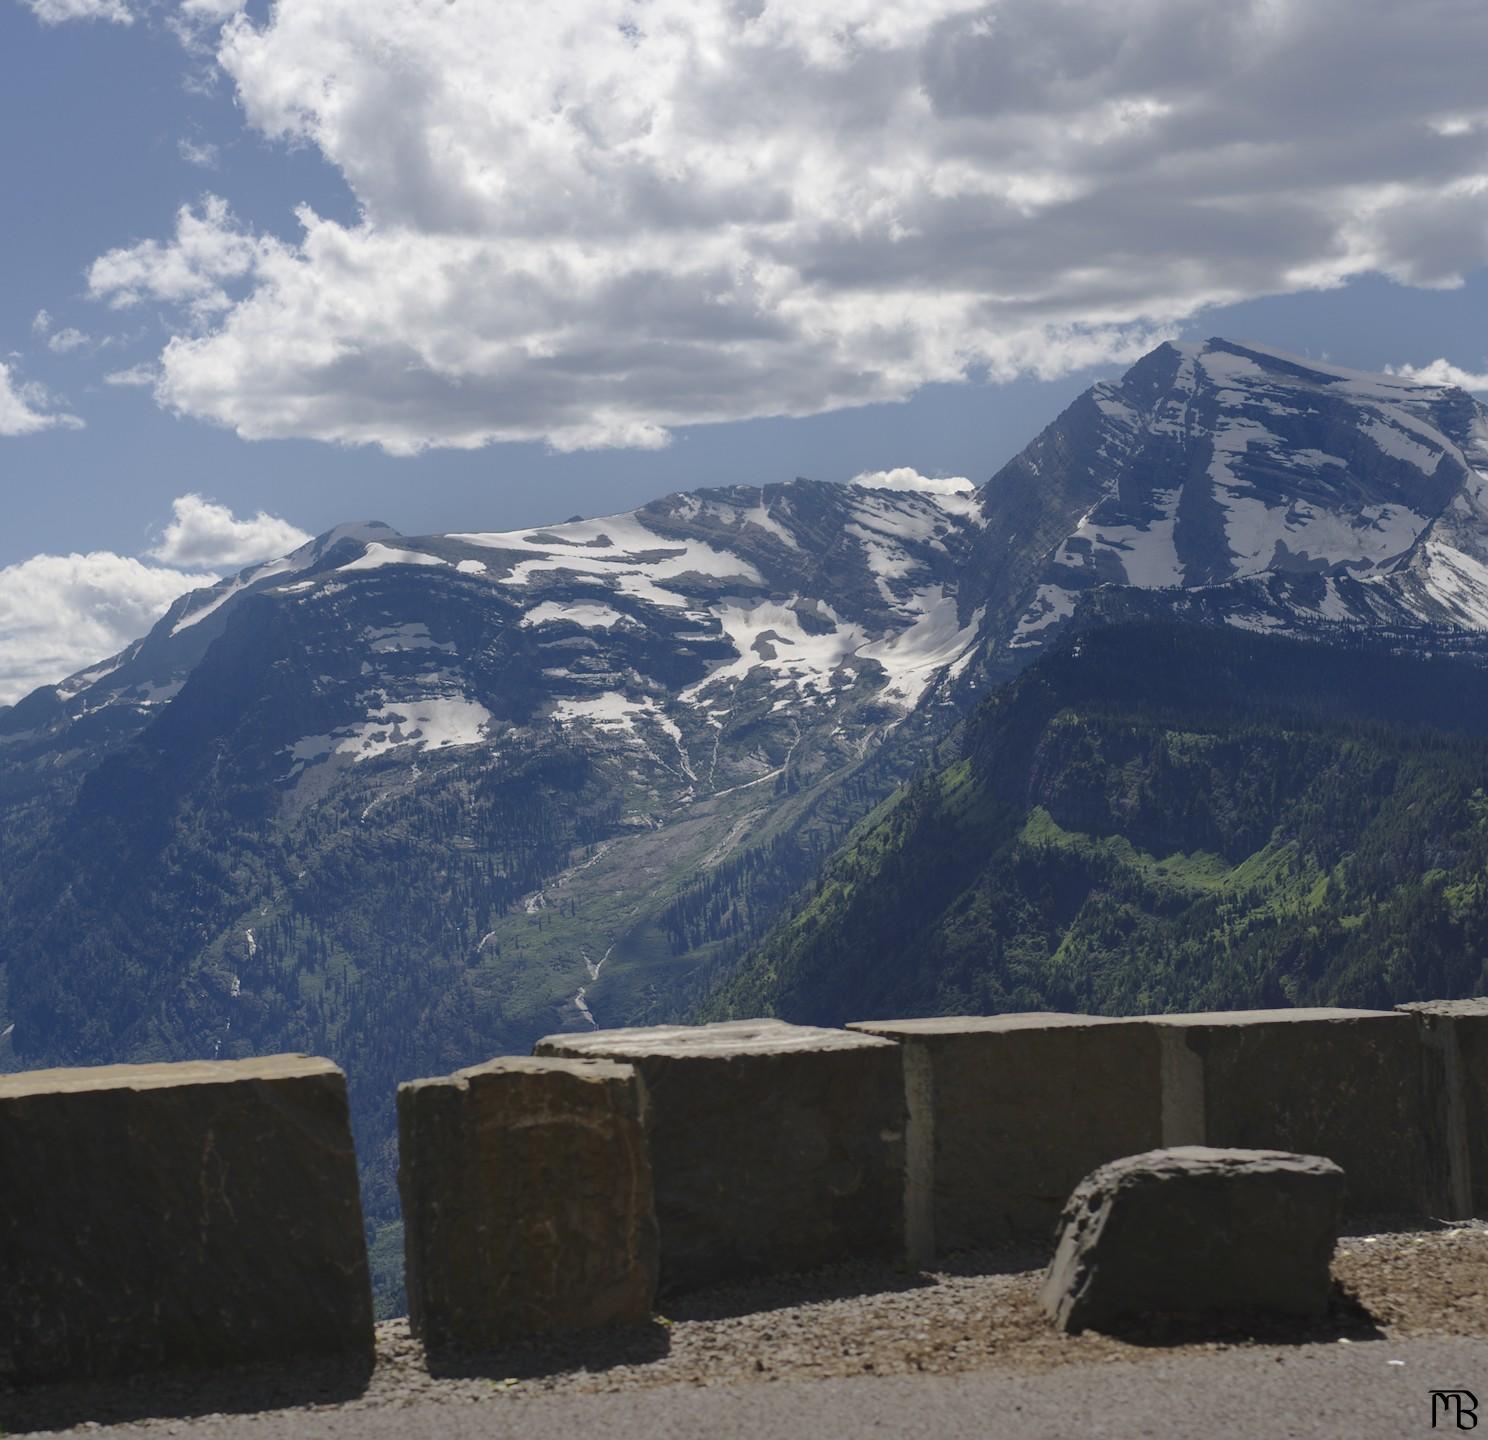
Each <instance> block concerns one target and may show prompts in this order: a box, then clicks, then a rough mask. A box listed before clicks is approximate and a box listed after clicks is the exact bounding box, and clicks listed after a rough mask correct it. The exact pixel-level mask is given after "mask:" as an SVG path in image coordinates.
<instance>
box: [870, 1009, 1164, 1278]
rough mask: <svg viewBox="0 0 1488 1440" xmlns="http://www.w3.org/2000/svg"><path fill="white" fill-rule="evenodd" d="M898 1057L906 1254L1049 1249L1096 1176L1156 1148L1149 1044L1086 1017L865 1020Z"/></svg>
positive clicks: (924, 1257) (1159, 1134) (1125, 1026)
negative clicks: (903, 1112)
mask: <svg viewBox="0 0 1488 1440" xmlns="http://www.w3.org/2000/svg"><path fill="white" fill-rule="evenodd" d="M848 1028H849V1029H851V1030H855V1031H859V1032H861V1033H863V1034H868V1035H876V1036H880V1037H883V1038H886V1039H891V1040H894V1041H896V1042H897V1043H898V1044H900V1045H902V1046H903V1047H904V1070H905V1082H906V1090H907V1094H908V1105H909V1162H908V1182H907V1198H906V1214H907V1216H908V1221H907V1225H908V1231H909V1249H910V1253H911V1255H912V1256H913V1258H914V1259H915V1260H916V1262H917V1263H920V1264H925V1263H928V1261H929V1260H930V1259H931V1257H932V1256H933V1255H935V1254H937V1253H941V1254H945V1253H951V1252H954V1251H957V1250H967V1249H973V1248H975V1247H978V1246H983V1245H996V1244H1003V1243H1006V1242H1009V1241H1029V1240H1032V1241H1036V1242H1039V1243H1052V1239H1053V1234H1054V1226H1055V1223H1056V1222H1057V1220H1058V1218H1059V1213H1060V1210H1061V1208H1062V1206H1063V1205H1064V1202H1065V1200H1066V1199H1067V1198H1068V1196H1069V1193H1070V1191H1071V1190H1072V1189H1073V1188H1074V1187H1075V1185H1076V1184H1078V1183H1079V1181H1080V1180H1082V1179H1083V1178H1084V1177H1085V1176H1086V1175H1088V1174H1089V1173H1090V1172H1091V1171H1092V1170H1093V1169H1095V1167H1096V1166H1097V1165H1100V1164H1103V1163H1104V1162H1105V1161H1107V1160H1114V1159H1116V1158H1117V1157H1118V1156H1122V1155H1130V1154H1132V1153H1134V1152H1136V1151H1140V1150H1150V1149H1151V1148H1153V1147H1154V1146H1156V1145H1160V1144H1162V1143H1163V1129H1162V1119H1163V1090H1162V1073H1161V1063H1160V1054H1159V1045H1158V1037H1157V1036H1156V1034H1155V1033H1154V1032H1153V1031H1152V1029H1151V1028H1150V1027H1148V1026H1145V1025H1143V1024H1142V1023H1141V1022H1140V1021H1131V1020H1111V1019H1103V1018H1100V1017H1097V1016H1093V1015H1060V1014H1042V1013H1041V1014H1023V1015H990V1016H976V1015H973V1016H953V1017H949V1018H937V1019H926V1020H871V1021H858V1022H854V1023H853V1024H852V1025H850V1026H849V1027H848Z"/></svg>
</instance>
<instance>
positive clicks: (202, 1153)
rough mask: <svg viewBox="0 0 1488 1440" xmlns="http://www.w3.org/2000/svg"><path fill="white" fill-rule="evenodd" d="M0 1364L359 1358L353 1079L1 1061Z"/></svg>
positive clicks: (328, 1073) (77, 1371) (321, 1071)
mask: <svg viewBox="0 0 1488 1440" xmlns="http://www.w3.org/2000/svg"><path fill="white" fill-rule="evenodd" d="M0 1176H3V1177H4V1178H3V1182H0V1317H3V1318H0V1378H3V1379H7V1380H12V1381H21V1382H26V1381H33V1380H47V1379H54V1380H62V1379H83V1378H92V1377H99V1376H118V1375H126V1374H131V1373H138V1372H144V1371H151V1370H159V1369H170V1368H177V1367H211V1366H222V1365H229V1364H237V1363H240V1362H248V1361H279V1360H283V1361H299V1360H303V1359H305V1358H307V1357H312V1356H325V1355H336V1354H353V1355H359V1356H363V1357H365V1358H366V1359H367V1361H368V1362H369V1363H370V1358H371V1352H372V1292H371V1285H370V1283H369V1280H368V1274H367V1254H366V1244H365V1239H364V1236H363V1231H362V1215H361V1202H360V1198H359V1195H358V1191H357V1172H356V1157H355V1153H354V1151H353V1148H352V1139H351V1128H350V1123H349V1117H348V1112H347V1104H346V1081H345V1077H344V1076H343V1075H342V1074H341V1072H340V1071H339V1070H338V1069H337V1068H336V1067H335V1066H334V1065H333V1064H331V1062H330V1061H328V1060H316V1059H310V1058H307V1057H305V1056H301V1055H276V1056H270V1057H267V1058H264V1059H259V1060H237V1061H223V1062H220V1063H215V1062H194V1063H189V1064H175V1065H114V1066H104V1067H100V1068H97V1069H87V1070H39V1071H33V1072H30V1073H24V1074H16V1075H6V1076H0Z"/></svg>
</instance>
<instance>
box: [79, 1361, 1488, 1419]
mask: <svg viewBox="0 0 1488 1440" xmlns="http://www.w3.org/2000/svg"><path fill="white" fill-rule="evenodd" d="M1434 1388H1446V1389H1455V1388H1465V1389H1469V1390H1473V1391H1476V1392H1477V1394H1478V1395H1479V1396H1481V1397H1482V1400H1483V1405H1482V1409H1483V1411H1484V1412H1485V1413H1484V1415H1483V1416H1482V1417H1480V1418H1481V1419H1482V1423H1483V1425H1484V1427H1485V1429H1488V1340H1469V1339H1444V1340H1411V1341H1397V1342H1393V1343H1386V1342H1375V1343H1358V1344H1352V1345H1342V1344H1336V1343H1335V1344H1326V1345H1304V1346H1296V1347H1275V1348H1272V1347H1266V1348H1264V1349H1259V1350H1253V1349H1246V1350H1228V1351H1221V1352H1218V1353H1208V1354H1200V1355H1194V1354H1191V1353H1190V1354H1185V1355H1173V1356H1152V1357H1148V1358H1144V1359H1142V1360H1140V1361H1137V1362H1127V1361H1118V1362H1112V1363H1104V1364H1097V1365H1068V1366H1062V1367H1059V1368H1057V1369H1054V1370H1049V1371H1044V1372H1042V1373H1037V1374H1029V1373H1018V1372H1009V1371H1000V1370H982V1371H976V1372H973V1373H969V1374H963V1375H954V1376H924V1377H913V1378H906V1377H893V1378H883V1379H876V1378H872V1377H864V1378H861V1379H858V1378H854V1379H840V1380H820V1381H804V1382H773V1383H772V1382H765V1381H761V1382H759V1383H755V1384H746V1385H730V1386H692V1385H669V1386H660V1387H656V1388H652V1389H637V1390H631V1391H625V1392H622V1393H619V1394H607V1395H593V1394H591V1395H565V1394H562V1393H554V1394H546V1395H543V1394H539V1395H533V1396H522V1395H520V1394H517V1393H500V1392H497V1393H493V1394H491V1395H490V1396H489V1398H483V1399H480V1400H477V1401H471V1400H470V1399H462V1400H460V1401H458V1402H454V1401H448V1400H446V1401H438V1400H433V1401H431V1400H428V1399H414V1400H411V1401H410V1403H407V1404H400V1403H396V1402H394V1403H389V1404H385V1405H382V1406H377V1407H369V1406H365V1405H351V1406H347V1407H343V1408H337V1409H324V1410H303V1409H301V1410H280V1411H270V1412H265V1413H260V1414H256V1415H235V1416H208V1417H204V1418H200V1419H194V1420H171V1421H156V1422H150V1423H147V1424H135V1425H124V1426H112V1427H107V1428H99V1427H88V1428H85V1429H80V1430H75V1431H68V1432H65V1433H67V1434H68V1435H76V1436H82V1435H89V1436H91V1437H94V1440H99V1437H106V1440H134V1437H139V1440H160V1437H161V1436H162V1435H165V1434H170V1435H182V1436H188V1437H194V1440H238V1437H241V1440H280V1437H285V1440H288V1437H294V1440H383V1437H386V1440H395V1437H396V1440H422V1437H440V1440H445V1437H448V1440H507V1437H521V1440H529V1437H547V1436H552V1437H554V1440H560V1437H561V1440H573V1437H575V1436H591V1437H598V1440H697V1437H700V1436H706V1437H708V1440H732V1437H740V1440H744V1437H747V1440H784V1437H809V1440H861V1437H864V1436H869V1437H876V1436H892V1437H895V1440H961V1437H966V1440H1022V1437H1026V1436H1040V1437H1042V1436H1071V1437H1079V1440H1088V1437H1092V1436H1095V1437H1108V1440H1128V1437H1138V1436H1194V1437H1203V1440H1231V1437H1234V1440H1241V1437H1244V1440H1255V1437H1264V1440H1272V1437H1276V1440H1281V1437H1293V1436H1296V1437H1323V1436H1327V1437H1350V1440H1354V1437H1361V1436H1362V1437H1390V1440H1395V1437H1404V1436H1413V1435H1422V1436H1425V1435H1429V1434H1432V1433H1435V1434H1437V1435H1443V1434H1458V1433H1463V1432H1462V1431H1459V1430H1458V1428H1457V1426H1456V1424H1455V1423H1454V1418H1453V1417H1452V1416H1450V1415H1446V1414H1441V1415H1439V1416H1438V1418H1437V1425H1436V1427H1435V1430H1434V1431H1433V1427H1432V1400H1431V1394H1430V1392H1431V1390H1432V1389H1434ZM1467 1428H1475V1427H1467ZM54 1433H55V1432H54Z"/></svg>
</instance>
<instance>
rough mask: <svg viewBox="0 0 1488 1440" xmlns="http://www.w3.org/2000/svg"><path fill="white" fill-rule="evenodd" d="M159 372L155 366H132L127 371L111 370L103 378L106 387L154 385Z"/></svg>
mask: <svg viewBox="0 0 1488 1440" xmlns="http://www.w3.org/2000/svg"><path fill="white" fill-rule="evenodd" d="M158 375H159V371H157V370H156V369H155V367H154V366H153V365H131V366H130V367H129V368H128V369H127V370H110V371H109V373H108V374H107V375H105V376H104V377H103V383H104V384H105V385H134V386H140V387H144V386H148V385H153V384H154V383H155V380H156V378H157V376H158Z"/></svg>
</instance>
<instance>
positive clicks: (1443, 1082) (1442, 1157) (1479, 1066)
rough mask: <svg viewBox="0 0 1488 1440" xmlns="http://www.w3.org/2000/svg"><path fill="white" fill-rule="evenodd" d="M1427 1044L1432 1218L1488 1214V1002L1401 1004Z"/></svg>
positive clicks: (1425, 1071) (1424, 1082)
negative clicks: (1436, 1216)
mask: <svg viewBox="0 0 1488 1440" xmlns="http://www.w3.org/2000/svg"><path fill="white" fill-rule="evenodd" d="M1395 1008H1396V1009H1397V1010H1401V1011H1404V1012H1405V1013H1406V1014H1409V1015H1411V1016H1413V1017H1414V1019H1415V1021H1416V1026H1417V1031H1418V1033H1419V1036H1420V1039H1421V1060H1422V1088H1423V1091H1424V1096H1423V1103H1424V1106H1425V1124H1426V1127H1427V1134H1428V1139H1429V1143H1428V1162H1429V1175H1430V1186H1431V1192H1432V1195H1433V1197H1434V1203H1433V1206H1432V1213H1433V1214H1435V1215H1439V1216H1443V1217H1446V1218H1451V1219H1456V1220H1461V1219H1465V1218H1467V1217H1469V1216H1479V1215H1488V1000H1482V999H1479V1000H1425V1001H1421V1002H1419V1003H1416V1004H1412V1005H1397V1006H1396V1007H1395Z"/></svg>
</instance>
